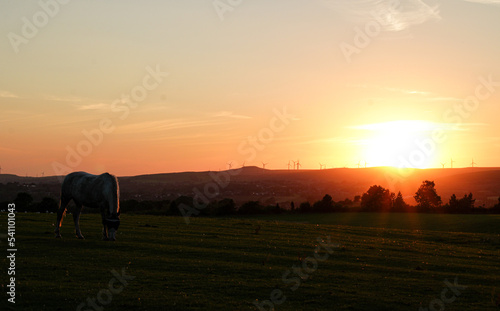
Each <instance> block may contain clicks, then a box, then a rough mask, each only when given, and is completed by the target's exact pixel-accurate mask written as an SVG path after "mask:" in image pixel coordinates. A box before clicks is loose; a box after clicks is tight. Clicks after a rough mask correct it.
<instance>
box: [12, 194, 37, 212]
mask: <svg viewBox="0 0 500 311" xmlns="http://www.w3.org/2000/svg"><path fill="white" fill-rule="evenodd" d="M32 202H33V197H32V196H31V195H30V194H29V193H26V192H19V193H18V194H17V196H16V198H15V199H14V204H16V210H18V211H19V212H25V211H31V210H30V205H31V203H32Z"/></svg>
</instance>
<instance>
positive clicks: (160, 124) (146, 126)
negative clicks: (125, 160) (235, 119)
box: [120, 119, 223, 133]
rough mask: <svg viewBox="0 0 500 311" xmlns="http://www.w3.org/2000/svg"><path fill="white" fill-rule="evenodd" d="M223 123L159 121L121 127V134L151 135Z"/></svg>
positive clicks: (186, 120) (185, 120)
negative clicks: (151, 133) (150, 133)
mask: <svg viewBox="0 0 500 311" xmlns="http://www.w3.org/2000/svg"><path fill="white" fill-rule="evenodd" d="M221 123H223V122H221V121H216V120H206V119H198V120H197V119H170V120H159V121H144V122H138V123H133V124H128V125H124V126H120V132H125V133H149V132H164V131H169V130H177V129H186V128H192V127H203V126H211V125H217V124H221Z"/></svg>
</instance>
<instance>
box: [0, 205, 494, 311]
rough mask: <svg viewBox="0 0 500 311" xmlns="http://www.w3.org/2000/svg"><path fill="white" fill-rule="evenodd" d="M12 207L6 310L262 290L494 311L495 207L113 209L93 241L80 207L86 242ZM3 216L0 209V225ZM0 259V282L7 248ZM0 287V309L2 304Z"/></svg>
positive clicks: (244, 304) (291, 302)
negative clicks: (225, 213)
mask: <svg viewBox="0 0 500 311" xmlns="http://www.w3.org/2000/svg"><path fill="white" fill-rule="evenodd" d="M16 216H17V231H16V238H17V241H16V242H17V248H18V251H17V254H16V256H17V259H16V281H17V287H16V290H17V297H16V304H15V309H14V310H34V309H36V310H77V309H79V310H95V309H99V308H101V307H102V308H103V309H101V310H259V309H258V308H257V307H256V306H255V303H260V304H262V306H263V310H269V309H270V305H269V304H265V302H264V301H266V300H269V299H270V298H271V296H273V295H274V296H273V297H272V298H274V301H275V302H277V303H275V304H274V305H275V306H274V307H275V309H276V310H370V311H373V310H419V309H420V308H422V309H423V310H426V309H429V310H432V309H431V308H430V307H431V306H430V305H432V307H433V308H434V309H435V310H441V307H444V308H445V309H446V310H498V307H497V306H495V301H494V300H495V299H496V297H497V296H498V294H499V293H500V256H499V255H500V236H499V231H500V230H499V228H500V217H499V216H495V215H419V214H411V215H404V214H401V215H399V214H385V215H384V214H366V213H361V214H329V215H300V216H295V215H284V216H272V217H271V216H269V217H268V216H265V217H264V216H262V217H260V218H192V219H191V223H190V224H189V225H187V224H186V223H185V222H184V219H183V218H181V217H164V216H138V215H128V214H124V215H122V224H121V227H120V230H119V231H118V235H117V238H118V240H117V241H116V242H104V241H101V240H100V238H101V226H100V216H99V215H95V214H84V215H82V217H81V220H80V226H81V229H82V233H83V235H84V236H85V237H86V239H85V240H78V239H76V237H75V235H74V227H73V219H72V217H71V215H68V216H67V217H66V218H65V221H64V224H63V226H62V229H61V233H62V236H63V238H62V239H55V238H54V234H53V230H54V225H53V224H54V222H55V217H56V216H55V214H30V213H27V214H25V213H19V214H17V215H16ZM6 223H7V215H6V213H1V214H0V229H1V231H2V233H3V232H5V231H6V230H5V228H6ZM328 237H329V239H330V241H331V243H332V244H338V247H335V248H333V252H332V253H331V254H329V253H327V252H326V251H325V248H321V245H319V246H320V248H319V252H318V254H317V255H321V256H324V255H326V254H328V256H325V257H327V258H326V259H325V260H323V261H320V260H317V261H313V260H311V259H312V258H314V254H315V251H316V250H318V248H317V247H318V244H319V242H318V238H319V239H320V241H321V240H323V241H325V243H326V242H327V241H328ZM2 245H4V248H5V249H7V245H6V242H5V238H2ZM0 262H1V263H2V271H4V272H3V273H2V275H1V280H2V282H1V284H2V290H3V291H4V292H6V290H7V288H6V287H5V284H7V283H6V281H7V273H6V270H7V265H8V261H7V258H6V256H3V257H2V259H1V260H0ZM314 262H316V264H317V266H315V265H314ZM304 264H306V266H305V268H306V269H308V270H304V269H303V268H304ZM294 267H295V268H294ZM299 267H300V268H301V269H302V270H298V272H296V271H297V269H298V268H299ZM294 269H295V270H294ZM112 271H114V272H112ZM306 271H307V272H308V273H306ZM117 273H118V274H119V275H121V274H122V273H123V274H125V275H126V277H125V282H124V283H123V282H122V283H121V282H119V280H117V279H116V274H117ZM284 274H285V277H283V275H284ZM132 277H133V278H132ZM122 279H123V277H122ZM446 280H448V281H449V282H450V283H451V284H453V283H454V281H455V280H457V283H458V284H459V287H456V288H454V290H455V291H454V290H453V289H450V288H449V287H447V285H446V284H445V281H446ZM110 284H111V285H110ZM110 286H111V287H110ZM462 286H466V288H464V287H462ZM110 288H111V289H112V290H113V291H115V293H113V294H111V296H107V295H106V293H110V292H111V291H110ZM446 288H448V289H447V290H445V289H446ZM494 291H496V293H495V294H493V293H494ZM443 292H444V293H445V295H444V296H442V293H443ZM457 293H458V294H457ZM3 297H4V298H2V300H1V301H0V310H8V308H9V307H11V306H12V305H11V304H10V303H7V298H8V297H7V295H5V294H4V295H3ZM453 297H454V298H453ZM89 298H90V301H92V299H94V300H95V303H96V304H97V308H93V307H90V305H89V302H88V301H89V300H88V299H89ZM443 298H444V300H446V302H444V301H443ZM494 298H495V299H494ZM99 301H101V302H105V303H100V302H99ZM432 303H433V304H432ZM440 304H442V306H441V305H440ZM79 306H80V308H78V307H79ZM443 310H444V309H443Z"/></svg>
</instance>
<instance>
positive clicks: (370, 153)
mask: <svg viewBox="0 0 500 311" xmlns="http://www.w3.org/2000/svg"><path fill="white" fill-rule="evenodd" d="M438 126H439V125H438V124H436V123H433V122H430V121H423V120H397V121H389V122H383V123H373V124H366V125H361V126H357V127H356V128H357V129H361V130H365V131H366V136H365V137H364V138H363V140H362V141H363V147H364V151H363V156H364V159H365V161H366V162H367V165H368V166H392V167H399V168H401V167H406V168H428V167H430V166H432V164H433V163H434V162H435V159H436V157H437V150H436V149H437V146H436V144H433V143H432V140H431V136H432V131H433V130H434V129H435V128H437V127H438Z"/></svg>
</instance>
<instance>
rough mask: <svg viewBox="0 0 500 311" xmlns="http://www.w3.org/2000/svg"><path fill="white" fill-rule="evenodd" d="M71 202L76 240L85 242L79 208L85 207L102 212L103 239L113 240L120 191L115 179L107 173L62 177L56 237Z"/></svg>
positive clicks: (71, 174) (118, 214)
mask: <svg viewBox="0 0 500 311" xmlns="http://www.w3.org/2000/svg"><path fill="white" fill-rule="evenodd" d="M71 200H73V202H75V204H76V210H75V212H74V213H73V220H74V221H75V231H76V236H77V237H78V238H79V239H84V237H83V235H82V233H81V231H80V225H79V220H80V213H81V211H82V207H83V206H84V205H85V206H87V207H94V208H99V209H100V210H101V216H102V225H103V229H102V235H103V240H106V241H107V240H111V241H115V240H116V231H117V230H118V227H119V226H120V202H119V201H120V190H119V186H118V180H117V179H116V177H115V176H113V175H111V174H109V173H104V174H101V175H92V174H89V173H85V172H74V173H70V174H68V175H67V176H66V178H64V181H63V183H62V187H61V201H60V202H59V204H60V205H59V209H58V211H57V223H56V226H57V227H56V230H55V234H56V238H60V237H61V234H60V233H59V228H60V227H61V225H62V221H63V218H64V215H65V214H66V208H67V206H68V204H69V202H70V201H71ZM108 233H109V237H108Z"/></svg>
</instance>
